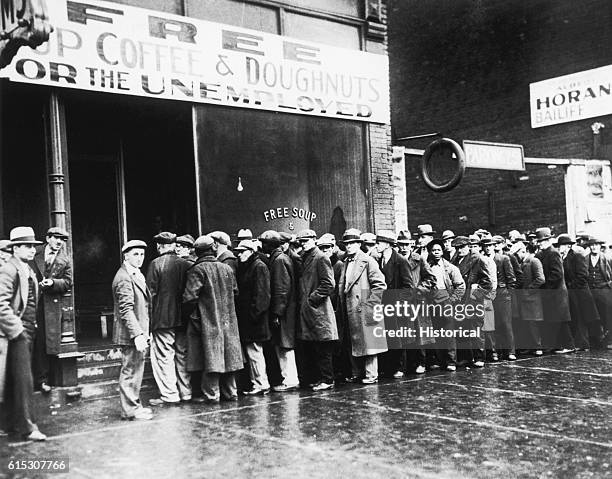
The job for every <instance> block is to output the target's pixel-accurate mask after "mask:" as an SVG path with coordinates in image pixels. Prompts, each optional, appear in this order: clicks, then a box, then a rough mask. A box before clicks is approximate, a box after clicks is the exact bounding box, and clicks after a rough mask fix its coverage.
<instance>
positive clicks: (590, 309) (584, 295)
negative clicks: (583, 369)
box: [557, 234, 603, 350]
mask: <svg viewBox="0 0 612 479" xmlns="http://www.w3.org/2000/svg"><path fill="white" fill-rule="evenodd" d="M574 243H575V242H574V241H573V240H572V238H571V236H570V235H568V234H561V235H559V236H558V237H557V248H558V249H559V253H560V254H561V258H562V259H563V273H564V277H565V285H566V286H567V292H568V295H569V305H570V316H571V318H572V323H571V324H572V333H573V335H574V341H575V346H576V348H578V350H587V349H589V348H590V341H589V329H590V327H595V326H599V312H598V311H597V308H596V305H595V302H594V300H593V295H592V293H591V290H590V289H589V283H588V279H589V268H588V266H587V262H588V258H587V257H585V256H584V255H582V254H580V253H577V252H576V251H575V250H574V249H573V248H572V246H573V245H574ZM599 329H600V331H599V334H597V335H596V338H594V339H596V340H601V336H603V331H602V330H601V327H600V328H599Z"/></svg>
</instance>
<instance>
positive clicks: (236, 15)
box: [185, 0, 279, 34]
mask: <svg viewBox="0 0 612 479" xmlns="http://www.w3.org/2000/svg"><path fill="white" fill-rule="evenodd" d="M185 10H186V11H185V15H187V16H188V17H193V18H199V19H200V20H208V21H210V22H217V23H225V24H227V25H235V26H238V27H244V28H251V29H253V30H259V31H260V32H268V33H276V34H278V33H279V31H278V25H279V21H278V15H279V11H278V9H276V8H269V7H264V6H258V5H253V4H250V3H245V2H236V1H234V0H185Z"/></svg>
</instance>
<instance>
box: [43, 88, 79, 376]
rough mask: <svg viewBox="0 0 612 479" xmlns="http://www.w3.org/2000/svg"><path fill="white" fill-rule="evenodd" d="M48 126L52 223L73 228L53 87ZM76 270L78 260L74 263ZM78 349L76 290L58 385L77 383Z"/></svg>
mask: <svg viewBox="0 0 612 479" xmlns="http://www.w3.org/2000/svg"><path fill="white" fill-rule="evenodd" d="M45 123H46V128H47V133H48V134H47V142H48V145H49V147H48V149H47V172H48V179H49V183H48V192H49V209H50V211H49V213H50V223H49V224H50V225H51V226H59V227H61V228H64V229H65V230H67V231H68V232H69V233H70V232H71V231H72V224H71V218H70V192H69V187H68V184H67V178H69V177H68V146H67V141H66V112H65V108H64V103H63V101H62V99H61V98H60V97H59V95H58V93H57V91H53V90H52V91H51V93H50V96H49V103H48V107H47V112H46V122H45ZM66 253H67V255H68V258H69V260H70V262H71V263H73V259H72V258H73V255H72V237H70V238H69V239H68V241H67V242H66ZM71 266H72V270H73V271H74V264H71ZM81 356H82V354H81V353H79V352H78V344H77V341H76V337H75V318H74V295H73V291H69V292H68V293H66V294H64V295H63V296H62V332H61V341H60V352H59V354H58V355H57V359H56V360H55V361H54V364H52V365H51V368H52V371H53V380H54V383H55V384H54V385H55V386H76V385H77V358H79V357H81Z"/></svg>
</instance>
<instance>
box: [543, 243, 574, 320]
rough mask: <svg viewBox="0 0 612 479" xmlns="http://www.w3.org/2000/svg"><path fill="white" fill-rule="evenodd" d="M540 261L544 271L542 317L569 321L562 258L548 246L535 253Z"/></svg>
mask: <svg viewBox="0 0 612 479" xmlns="http://www.w3.org/2000/svg"><path fill="white" fill-rule="evenodd" d="M536 258H538V259H539V260H540V261H541V262H542V270H543V271H544V278H545V281H544V284H543V285H542V286H541V287H540V289H542V290H544V291H542V304H543V306H544V319H545V320H546V321H553V322H567V321H570V319H571V318H570V309H569V297H568V294H567V287H566V286H565V276H564V273H563V260H562V259H561V255H560V254H559V251H558V250H557V249H556V248H554V247H552V246H550V247H549V248H546V249H543V250H540V251H539V252H538V254H537V255H536Z"/></svg>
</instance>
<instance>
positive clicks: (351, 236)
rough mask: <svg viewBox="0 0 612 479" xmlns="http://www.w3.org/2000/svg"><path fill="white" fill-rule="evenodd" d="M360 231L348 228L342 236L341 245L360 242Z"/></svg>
mask: <svg viewBox="0 0 612 479" xmlns="http://www.w3.org/2000/svg"><path fill="white" fill-rule="evenodd" d="M361 236H362V235H361V231H359V230H358V229H357V228H349V229H347V230H346V231H345V232H344V234H343V235H342V242H343V243H358V242H361Z"/></svg>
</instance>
